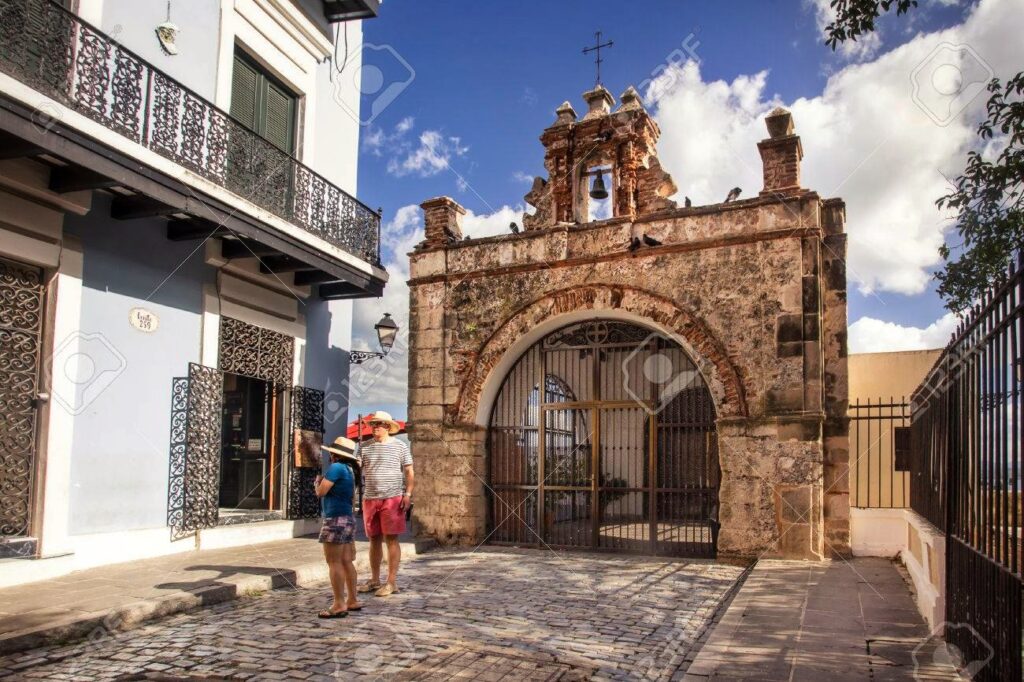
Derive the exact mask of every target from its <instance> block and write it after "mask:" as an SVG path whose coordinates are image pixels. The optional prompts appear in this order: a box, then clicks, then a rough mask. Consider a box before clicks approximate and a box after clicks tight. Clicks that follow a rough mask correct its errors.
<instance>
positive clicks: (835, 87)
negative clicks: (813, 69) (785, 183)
mask: <svg viewBox="0 0 1024 682" xmlns="http://www.w3.org/2000/svg"><path fill="white" fill-rule="evenodd" d="M1022 32H1024V12H1021V11H1020V3H1019V0H982V2H980V3H979V4H978V5H977V6H975V7H974V8H972V10H971V13H970V15H969V16H968V17H967V19H966V20H965V21H964V23H962V24H960V25H958V26H955V27H952V28H949V29H946V30H943V31H939V32H935V33H930V34H919V35H917V36H915V37H914V38H912V39H911V40H909V41H908V42H906V43H904V44H903V45H900V46H899V47H896V48H894V49H892V50H890V51H888V52H886V53H884V54H881V55H879V56H878V57H877V58H876V59H874V60H873V61H867V62H861V63H856V64H848V65H847V66H845V67H844V68H842V69H840V70H838V71H836V72H835V73H834V74H832V76H831V77H829V79H828V81H827V83H826V85H825V87H824V90H823V91H822V93H821V94H820V95H817V96H815V97H809V98H799V99H796V100H794V101H783V100H782V99H781V98H780V97H779V96H777V95H774V94H771V93H770V91H769V89H768V88H769V83H770V74H769V73H768V72H766V71H761V72H758V73H755V74H745V75H739V76H737V77H736V78H734V79H732V81H725V80H713V81H705V80H704V78H703V76H702V74H701V71H700V67H699V65H698V64H697V63H696V62H693V61H689V62H687V63H685V64H676V65H671V66H669V67H668V68H667V69H665V70H664V71H663V72H661V74H660V75H659V77H658V78H656V79H655V80H654V81H653V82H652V83H651V85H650V86H649V87H648V88H647V91H646V93H644V94H645V100H646V101H648V102H650V103H651V107H652V113H653V114H654V115H655V117H656V118H657V120H658V122H659V124H660V126H661V130H662V138H661V141H660V143H659V145H658V149H659V154H660V157H661V162H662V165H663V166H664V167H665V168H666V169H667V170H668V171H669V172H671V173H672V174H673V177H674V178H675V180H676V183H677V185H678V186H679V195H678V196H677V199H680V200H681V199H682V197H683V196H690V197H691V198H692V199H693V200H694V203H695V204H700V203H715V202H720V201H722V200H723V198H724V197H725V194H726V193H727V192H728V190H729V188H731V187H733V186H737V185H738V186H739V187H741V188H742V189H743V196H744V197H749V196H755V195H756V194H757V193H758V192H759V191H760V189H761V187H762V177H761V159H760V157H759V155H758V153H757V146H756V144H757V142H758V140H761V139H763V138H765V137H766V136H767V131H766V129H765V127H764V122H763V119H764V116H765V115H766V114H767V113H768V112H769V111H771V110H772V109H773V108H774V107H776V106H779V105H781V106H785V107H786V108H788V109H789V110H790V111H792V112H793V118H794V121H795V124H796V132H797V133H798V134H799V135H800V136H801V137H802V140H803V148H804V161H803V166H802V177H801V185H803V186H804V187H808V188H811V189H814V190H817V191H818V192H819V193H821V194H822V195H823V196H825V197H835V196H838V197H842V198H843V199H845V200H846V204H847V232H848V235H849V252H848V275H849V277H850V282H851V286H855V287H857V288H858V289H859V290H860V291H861V292H863V293H867V292H873V291H877V292H884V291H892V292H898V293H902V294H908V295H913V294H919V293H922V292H924V291H925V289H926V287H927V284H928V281H929V277H930V274H929V270H930V269H931V268H933V267H934V266H935V265H937V264H938V262H939V256H938V248H939V246H940V245H941V244H942V242H943V233H944V230H946V229H948V228H949V227H950V226H951V222H950V220H949V218H950V216H949V215H948V214H946V213H944V212H940V211H939V210H938V209H937V208H936V206H935V200H936V199H937V198H939V197H940V196H942V195H944V194H945V193H946V192H947V191H948V189H949V187H948V184H947V180H946V178H947V177H950V178H952V177H955V176H956V175H958V174H959V173H960V172H962V170H963V166H964V163H965V160H966V153H967V151H968V150H969V149H970V148H972V146H973V145H975V144H977V138H976V135H975V127H976V125H977V122H978V120H979V118H980V116H982V114H983V110H984V104H985V100H986V97H985V93H984V91H981V92H980V93H979V94H978V95H977V96H976V97H974V98H973V99H971V100H969V101H964V100H966V98H964V100H954V101H952V102H950V100H949V98H943V97H940V96H937V94H936V93H935V91H934V84H933V83H931V82H930V81H927V80H926V81H925V82H922V83H920V84H919V96H918V98H917V99H918V102H922V103H927V106H919V105H918V103H915V98H914V97H913V92H914V82H913V81H912V76H913V74H915V72H917V73H918V76H920V75H921V70H920V69H919V68H918V67H919V66H921V65H922V64H925V65H928V64H929V63H931V62H929V59H936V58H938V59H940V60H941V59H946V58H947V57H946V56H945V55H946V54H947V53H946V52H944V51H943V50H944V48H943V47H942V46H943V44H944V43H945V44H951V45H967V46H970V47H972V49H973V50H974V53H976V54H977V55H979V56H980V57H981V59H982V60H984V61H983V63H968V62H971V61H972V60H974V57H973V54H972V53H970V52H962V53H961V54H962V55H965V56H962V57H961V58H962V59H963V61H962V62H961V63H960V64H958V65H957V66H958V67H959V68H960V69H961V71H962V72H963V73H967V74H972V76H971V77H972V78H978V77H980V76H981V75H983V74H987V73H988V70H989V69H990V70H991V72H993V73H994V74H995V75H997V76H1002V77H1004V78H1005V77H1006V76H1007V75H1010V74H1013V73H1016V71H1017V70H1018V69H1019V68H1021V59H1020V50H1019V47H1013V46H1016V45H1019V41H1018V36H1019V35H1021V33H1022ZM820 49H826V48H820ZM954 54H955V53H954ZM925 71H928V69H925ZM965 92H968V91H967V90H965ZM936 102H938V104H936ZM950 104H952V106H951V107H950ZM940 105H941V106H940ZM942 106H945V109H943V108H942ZM927 107H931V108H932V109H937V111H936V110H931V111H926V110H925V109H926V108H927ZM936 118H938V119H939V120H945V119H947V118H948V119H949V120H948V123H947V124H946V125H938V124H936V122H935V121H934V120H933V119H936Z"/></svg>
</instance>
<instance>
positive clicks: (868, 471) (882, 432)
mask: <svg viewBox="0 0 1024 682" xmlns="http://www.w3.org/2000/svg"><path fill="white" fill-rule="evenodd" d="M941 353H942V350H941V349H932V350H915V351H898V352H891V353H855V354H853V355H850V360H849V363H850V506H852V507H859V508H902V507H908V506H910V476H909V473H908V471H907V469H908V466H907V464H908V463H907V462H906V461H905V459H904V453H905V452H906V451H907V450H908V449H909V446H910V440H909V437H910V432H909V429H910V395H911V393H913V392H914V389H916V388H917V387H918V385H919V384H920V383H921V381H922V380H923V379H924V377H925V375H926V374H927V373H928V370H930V369H931V368H932V366H933V365H934V364H935V361H936V360H937V359H938V357H939V355H940V354H941ZM897 460H899V461H897Z"/></svg>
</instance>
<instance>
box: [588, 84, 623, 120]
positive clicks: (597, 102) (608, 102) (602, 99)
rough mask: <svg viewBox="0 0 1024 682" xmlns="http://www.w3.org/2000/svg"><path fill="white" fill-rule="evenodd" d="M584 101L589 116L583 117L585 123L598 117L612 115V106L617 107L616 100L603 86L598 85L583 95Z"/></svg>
mask: <svg viewBox="0 0 1024 682" xmlns="http://www.w3.org/2000/svg"><path fill="white" fill-rule="evenodd" d="M583 99H584V101H586V103H587V107H588V111H587V114H586V115H585V116H584V117H583V120H584V121H586V120H588V119H591V118H596V117H598V116H607V115H608V114H609V113H611V110H612V106H614V105H615V98H614V97H612V93H610V92H608V90H607V89H606V88H605V87H604V86H603V85H598V86H597V87H596V88H594V89H593V90H588V91H587V92H585V93H583Z"/></svg>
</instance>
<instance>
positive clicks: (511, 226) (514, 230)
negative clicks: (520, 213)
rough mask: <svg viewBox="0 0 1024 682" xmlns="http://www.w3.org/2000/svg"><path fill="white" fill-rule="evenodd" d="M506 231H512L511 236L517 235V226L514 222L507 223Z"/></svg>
mask: <svg viewBox="0 0 1024 682" xmlns="http://www.w3.org/2000/svg"><path fill="white" fill-rule="evenodd" d="M508 229H510V230H512V234H519V226H518V225H516V224H515V222H511V223H509V224H508Z"/></svg>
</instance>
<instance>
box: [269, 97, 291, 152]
mask: <svg viewBox="0 0 1024 682" xmlns="http://www.w3.org/2000/svg"><path fill="white" fill-rule="evenodd" d="M264 102H265V107H264V113H265V118H264V121H265V124H264V129H263V136H264V137H265V138H267V139H268V140H270V141H271V142H273V143H274V144H276V145H277V146H278V147H280V148H281V149H283V150H285V151H286V152H288V153H289V154H291V153H292V137H293V135H294V131H295V98H294V97H292V96H291V95H289V94H288V93H286V92H284V90H282V89H281V88H279V87H277V86H276V85H274V84H273V83H270V82H268V83H267V96H266V98H265V100H264Z"/></svg>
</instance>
